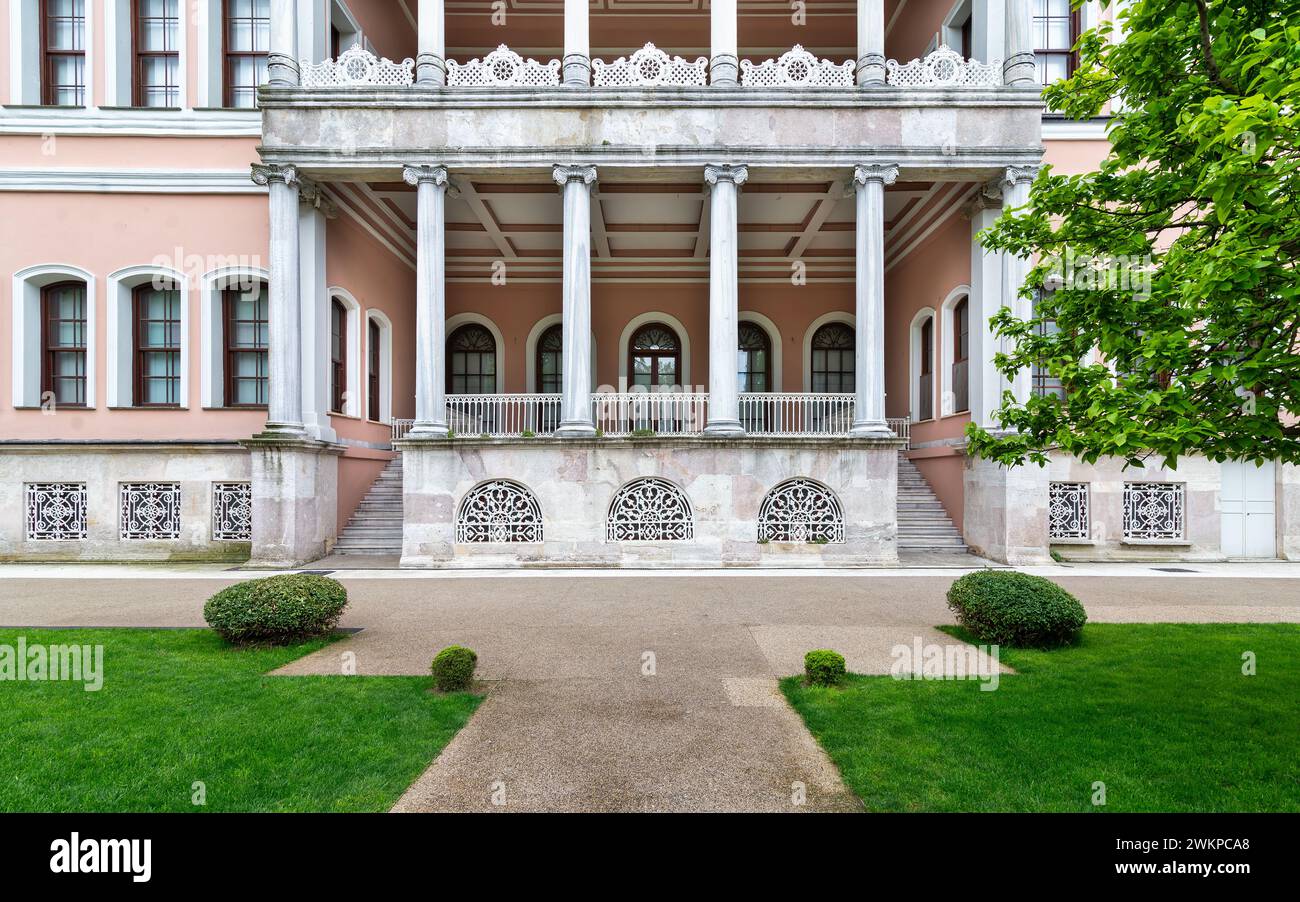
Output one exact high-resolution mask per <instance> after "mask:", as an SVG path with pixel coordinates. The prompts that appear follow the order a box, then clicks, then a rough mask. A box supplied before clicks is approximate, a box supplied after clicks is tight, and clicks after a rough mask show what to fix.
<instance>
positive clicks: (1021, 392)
mask: <svg viewBox="0 0 1300 902" xmlns="http://www.w3.org/2000/svg"><path fill="white" fill-rule="evenodd" d="M1037 176H1038V167H1037V166H1012V167H1008V169H1007V171H1006V173H1005V174H1004V175H1003V177H1002V209H1003V210H1004V211H1005V210H1019V209H1020V208H1022V207H1024V206H1025V205H1026V204H1028V203H1029V187H1030V185H1032V184H1033V182H1034V179H1035V178H1036V177H1037ZM1014 215H1021V214H1019V213H1017V214H1014ZM1032 265H1033V264H1032V263H1031V261H1030V260H1029V258H1028V257H1017V256H1015V255H1014V254H1009V253H1003V254H1002V306H1003V307H1008V308H1010V310H1011V313H1012V314H1013V315H1014V316H1015V317H1016V318H1017V319H1021V320H1027V319H1029V318H1030V317H1032V316H1033V313H1034V310H1033V307H1034V305H1033V301H1032V300H1031V299H1030V298H1026V297H1023V296H1021V294H1020V289H1021V287H1022V286H1023V285H1024V284H1025V279H1026V277H1028V275H1029V270H1030V269H1031V268H1032ZM1010 388H1011V393H1012V395H1014V396H1015V399H1016V401H1017V402H1018V403H1020V404H1023V403H1025V402H1026V401H1027V400H1029V395H1030V392H1031V391H1032V390H1033V373H1032V372H1030V371H1029V370H1028V369H1022V370H1019V371H1018V372H1017V373H1016V375H1015V377H1014V378H1013V379H1012V380H1011V384H1010Z"/></svg>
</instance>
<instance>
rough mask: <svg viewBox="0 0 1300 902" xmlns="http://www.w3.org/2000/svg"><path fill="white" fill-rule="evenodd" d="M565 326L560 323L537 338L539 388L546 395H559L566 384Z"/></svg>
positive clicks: (537, 383)
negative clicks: (564, 361)
mask: <svg viewBox="0 0 1300 902" xmlns="http://www.w3.org/2000/svg"><path fill="white" fill-rule="evenodd" d="M563 360H564V327H563V326H562V325H560V324H559V323H556V324H555V325H553V326H551V327H550V328H548V329H547V330H546V331H545V332H543V333H542V336H541V338H539V339H537V360H536V364H535V365H536V367H537V379H536V385H537V390H538V391H539V392H541V393H542V394H544V395H558V394H559V393H560V392H561V391H563V390H564V389H563V385H564V363H563Z"/></svg>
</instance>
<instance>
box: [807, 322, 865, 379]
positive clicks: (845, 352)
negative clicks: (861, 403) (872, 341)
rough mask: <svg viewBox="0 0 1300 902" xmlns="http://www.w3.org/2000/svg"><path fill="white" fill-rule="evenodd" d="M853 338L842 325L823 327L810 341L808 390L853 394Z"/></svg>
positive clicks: (850, 332)
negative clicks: (810, 357) (810, 380)
mask: <svg viewBox="0 0 1300 902" xmlns="http://www.w3.org/2000/svg"><path fill="white" fill-rule="evenodd" d="M854 353H855V348H854V336H853V329H852V328H851V327H850V326H848V325H847V324H845V323H827V324H826V325H824V326H822V327H821V328H820V329H818V330H817V331H816V332H815V333H814V334H813V337H812V361H811V366H812V390H813V391H814V392H818V393H825V394H833V393H837V392H852V391H853V390H854V387H855V386H854V381H855V377H854V366H855V364H854Z"/></svg>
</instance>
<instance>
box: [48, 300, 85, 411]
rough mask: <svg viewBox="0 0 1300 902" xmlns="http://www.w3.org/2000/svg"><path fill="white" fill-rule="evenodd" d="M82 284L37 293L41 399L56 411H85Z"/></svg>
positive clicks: (83, 301)
mask: <svg viewBox="0 0 1300 902" xmlns="http://www.w3.org/2000/svg"><path fill="white" fill-rule="evenodd" d="M86 331H87V329H86V283H84V282H56V283H54V284H53V285H47V286H45V287H44V288H42V289H41V350H42V352H43V353H42V354H41V395H42V397H45V396H49V395H52V396H53V398H54V403H55V404H57V405H58V406H59V407H85V406H86V405H87V403H88V402H87V399H86Z"/></svg>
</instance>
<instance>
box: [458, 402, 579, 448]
mask: <svg viewBox="0 0 1300 902" xmlns="http://www.w3.org/2000/svg"><path fill="white" fill-rule="evenodd" d="M559 425H560V396H559V395H448V396H447V426H448V427H450V429H451V431H452V434H453V435H461V436H471V437H472V436H476V435H477V436H483V435H486V436H489V437H491V438H519V437H520V436H525V435H550V434H551V433H553V432H554V431H555V427H557V426H559Z"/></svg>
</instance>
